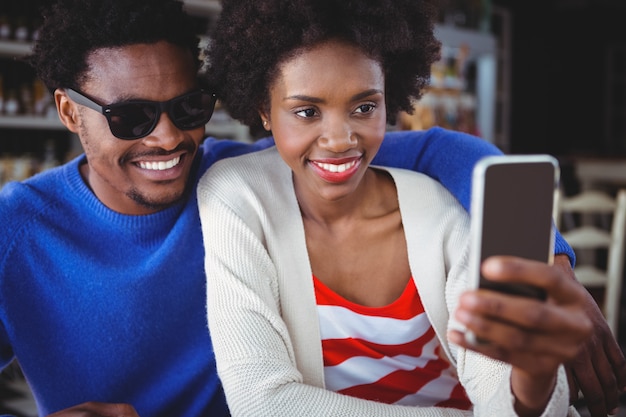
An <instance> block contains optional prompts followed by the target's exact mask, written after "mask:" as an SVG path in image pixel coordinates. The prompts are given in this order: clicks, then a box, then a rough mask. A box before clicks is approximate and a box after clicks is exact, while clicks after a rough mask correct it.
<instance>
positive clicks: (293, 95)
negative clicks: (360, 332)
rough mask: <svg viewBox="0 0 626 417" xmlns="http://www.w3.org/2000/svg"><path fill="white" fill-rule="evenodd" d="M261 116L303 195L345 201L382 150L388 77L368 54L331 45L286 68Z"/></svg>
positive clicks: (286, 64)
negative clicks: (268, 106)
mask: <svg viewBox="0 0 626 417" xmlns="http://www.w3.org/2000/svg"><path fill="white" fill-rule="evenodd" d="M278 69H279V75H278V77H277V78H276V80H275V81H274V82H273V84H272V85H270V89H269V92H270V109H269V112H268V113H267V112H261V117H262V119H263V120H264V121H267V122H268V123H267V124H266V125H265V127H266V129H268V130H271V131H272V133H273V135H274V139H275V141H276V147H277V149H278V151H279V153H280V155H281V156H282V158H283V159H284V160H285V162H286V163H287V164H288V165H289V166H290V167H291V169H292V170H293V173H294V183H295V186H296V190H297V192H298V195H299V196H302V195H303V193H308V194H307V195H310V196H314V197H315V198H319V197H321V198H323V199H325V200H329V201H337V200H339V199H341V198H343V197H345V196H346V195H348V194H350V193H351V192H353V191H354V190H355V189H356V188H357V186H358V184H359V183H360V181H361V179H362V178H363V175H364V173H365V171H366V170H367V167H368V165H369V163H370V162H371V160H372V159H373V158H374V155H375V154H376V152H378V149H379V147H380V145H381V143H382V140H383V137H384V134H385V128H386V109H385V77H384V74H383V70H382V67H381V65H380V63H379V62H378V61H377V60H375V59H373V58H371V57H368V56H367V55H365V54H364V53H363V52H361V50H360V49H358V48H356V47H354V46H351V45H349V44H347V43H343V42H339V41H328V42H325V43H322V44H319V45H316V46H314V47H312V48H310V49H306V50H303V51H302V52H300V53H298V54H296V55H295V56H293V57H291V58H289V59H288V60H286V61H284V62H282V63H281V64H280V65H279V67H278Z"/></svg>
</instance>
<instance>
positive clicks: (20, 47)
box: [0, 41, 32, 58]
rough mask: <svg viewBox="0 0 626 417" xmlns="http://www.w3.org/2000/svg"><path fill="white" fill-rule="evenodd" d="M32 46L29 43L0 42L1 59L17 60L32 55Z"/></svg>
mask: <svg viewBox="0 0 626 417" xmlns="http://www.w3.org/2000/svg"><path fill="white" fill-rule="evenodd" d="M31 50H32V44H31V43H29V42H16V41H0V57H9V58H17V57H22V56H25V55H28V54H30V52H31Z"/></svg>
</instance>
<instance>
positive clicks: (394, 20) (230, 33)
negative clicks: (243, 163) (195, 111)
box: [206, 0, 441, 130]
mask: <svg viewBox="0 0 626 417" xmlns="http://www.w3.org/2000/svg"><path fill="white" fill-rule="evenodd" d="M437 13H438V11H437V8H436V7H435V5H434V4H433V3H432V2H431V1H429V0H255V1H251V0H223V7H222V11H221V13H220V16H219V19H218V21H217V23H216V25H215V27H214V32H213V33H212V35H211V42H210V43H209V45H208V47H207V57H208V61H209V62H208V68H207V73H206V76H207V78H208V80H207V82H208V83H209V84H210V85H212V86H213V89H214V90H215V91H216V93H217V95H218V98H219V99H220V101H221V103H222V105H223V106H224V107H225V108H226V110H227V111H228V112H229V113H230V115H231V116H232V117H233V118H235V119H237V120H240V121H241V122H242V123H244V124H246V125H248V126H250V128H251V130H259V129H260V126H261V125H260V117H259V114H258V111H259V109H262V108H266V106H267V103H268V100H269V99H268V97H269V87H270V85H271V84H272V83H273V82H274V80H275V78H276V77H277V69H278V67H279V64H281V63H282V62H284V60H286V59H287V58H289V57H290V56H293V54H294V53H297V52H298V51H301V50H302V49H306V48H310V47H312V46H315V45H317V44H319V43H321V42H324V41H327V40H330V39H340V40H343V41H346V42H348V43H350V44H353V45H355V46H356V47H358V48H359V49H360V50H362V51H364V52H365V53H366V54H367V55H368V56H371V57H373V58H375V59H376V60H378V61H379V62H380V63H381V66H382V69H383V72H384V74H385V90H386V106H387V120H388V122H389V123H394V122H395V120H396V116H397V114H398V111H400V110H405V111H408V112H412V111H413V100H417V99H419V98H420V97H421V95H422V92H423V89H424V87H426V86H427V85H428V82H429V79H430V69H431V65H432V63H433V62H435V61H436V60H437V59H439V56H440V50H441V44H440V42H439V41H438V40H437V39H436V38H435V36H434V25H435V21H436V20H437Z"/></svg>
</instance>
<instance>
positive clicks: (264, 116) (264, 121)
mask: <svg viewBox="0 0 626 417" xmlns="http://www.w3.org/2000/svg"><path fill="white" fill-rule="evenodd" d="M259 116H261V122H262V124H263V129H265V130H267V131H268V132H270V131H271V130H272V123H271V122H270V117H269V114H268V113H267V112H265V111H264V110H259Z"/></svg>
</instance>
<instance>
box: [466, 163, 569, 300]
mask: <svg viewBox="0 0 626 417" xmlns="http://www.w3.org/2000/svg"><path fill="white" fill-rule="evenodd" d="M558 173H559V169H558V163H557V162H556V160H555V159H554V158H552V157H551V156H548V155H519V156H518V155H508V156H498V157H489V158H485V159H483V160H481V161H480V162H479V163H478V164H477V166H476V168H475V170H474V179H473V185H472V187H473V188H472V207H471V215H472V233H473V239H474V241H473V245H474V247H473V248H472V249H473V250H474V251H476V250H477V249H478V253H476V252H474V257H475V259H474V264H473V265H474V266H473V268H474V269H475V271H474V273H476V274H477V275H478V277H479V284H478V285H479V286H480V287H482V288H490V289H493V290H496V291H502V292H506V293H510V294H517V295H525V296H530V297H537V298H542V299H543V298H545V294H544V293H543V291H541V290H540V289H537V288H534V287H529V286H525V285H511V284H500V283H495V282H493V281H489V280H487V279H485V278H484V277H483V276H482V274H480V264H482V261H484V260H485V259H486V258H488V257H490V256H492V255H513V256H519V257H522V258H527V259H532V260H536V261H541V262H546V263H552V259H553V256H554V254H553V246H554V233H553V222H552V210H553V204H554V194H555V190H556V186H557V183H558Z"/></svg>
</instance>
